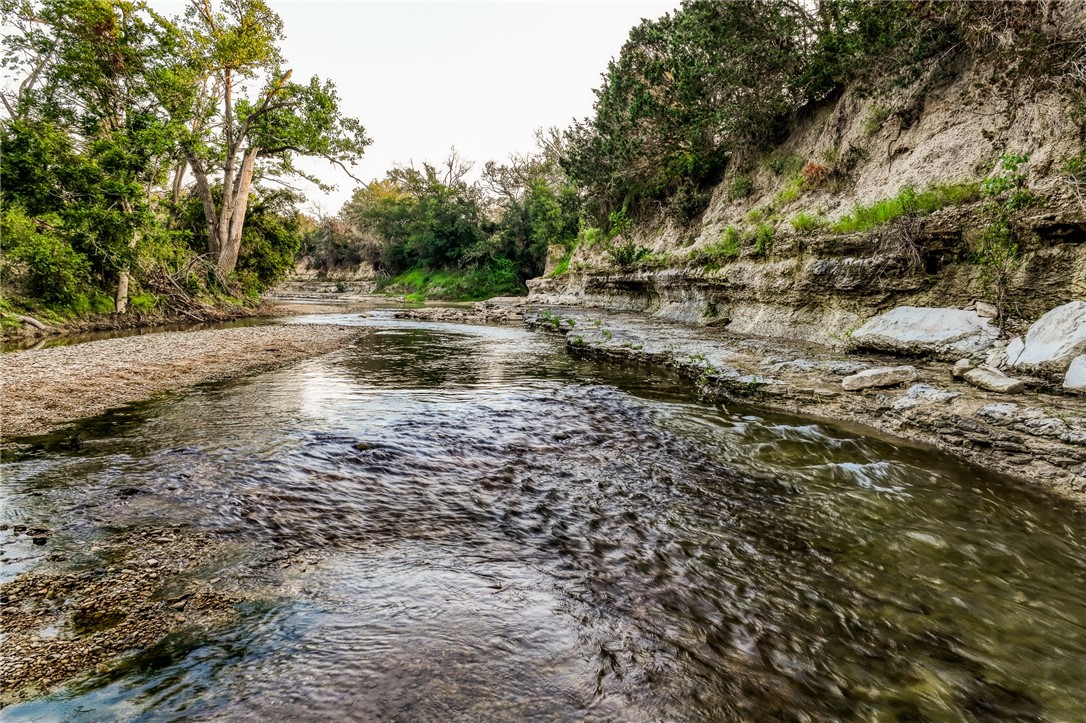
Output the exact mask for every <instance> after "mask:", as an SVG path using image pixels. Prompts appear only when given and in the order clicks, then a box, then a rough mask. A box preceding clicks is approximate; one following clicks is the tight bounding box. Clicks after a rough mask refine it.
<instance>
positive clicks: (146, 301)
mask: <svg viewBox="0 0 1086 723" xmlns="http://www.w3.org/2000/svg"><path fill="white" fill-rule="evenodd" d="M128 304H129V306H131V307H132V309H134V310H135V311H140V312H147V311H150V310H151V309H153V308H155V305H156V304H158V297H156V296H155V295H154V294H148V293H142V294H136V295H134V296H131V297H129V299H128Z"/></svg>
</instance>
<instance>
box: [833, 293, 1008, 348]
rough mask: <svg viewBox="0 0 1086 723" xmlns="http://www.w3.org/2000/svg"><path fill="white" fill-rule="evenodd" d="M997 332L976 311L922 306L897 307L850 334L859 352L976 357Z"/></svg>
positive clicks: (987, 345) (989, 321)
mask: <svg viewBox="0 0 1086 723" xmlns="http://www.w3.org/2000/svg"><path fill="white" fill-rule="evenodd" d="M998 336H999V329H998V328H997V327H996V326H995V325H994V324H992V322H991V320H990V319H987V318H982V317H980V316H978V315H977V313H976V312H975V311H963V310H961V309H943V308H938V307H925V306H899V307H897V308H896V309H892V310H891V311H888V312H886V313H885V314H882V315H880V316H876V317H875V318H873V319H870V320H869V321H868V322H867V323H866V324H864V325H863V326H861V327H860V328H859V329H857V330H856V331H854V332H852V337H851V342H852V344H853V345H855V346H856V347H857V348H860V349H874V350H876V351H884V352H890V353H893V354H906V355H911V356H943V357H946V356H953V357H954V358H959V357H962V356H968V355H973V354H979V353H981V352H983V351H985V350H987V349H988V348H989V347H991V346H992V343H993V342H995V340H996V338H997V337H998Z"/></svg>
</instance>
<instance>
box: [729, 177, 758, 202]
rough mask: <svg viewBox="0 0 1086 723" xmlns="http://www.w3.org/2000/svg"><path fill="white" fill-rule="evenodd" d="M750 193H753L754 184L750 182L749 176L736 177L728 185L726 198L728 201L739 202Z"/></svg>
mask: <svg viewBox="0 0 1086 723" xmlns="http://www.w3.org/2000/svg"><path fill="white" fill-rule="evenodd" d="M752 193H754V182H753V181H751V180H750V176H736V177H735V179H733V180H732V182H731V183H729V184H728V193H727V196H726V198H727V199H728V200H729V201H739V200H741V199H744V198H747V197H749V196H750V194H752Z"/></svg>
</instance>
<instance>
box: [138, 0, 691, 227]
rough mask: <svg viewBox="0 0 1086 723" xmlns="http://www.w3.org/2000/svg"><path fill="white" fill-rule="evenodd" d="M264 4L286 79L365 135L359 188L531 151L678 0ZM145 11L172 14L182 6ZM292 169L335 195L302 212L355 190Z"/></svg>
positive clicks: (337, 202)
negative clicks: (627, 45)
mask: <svg viewBox="0 0 1086 723" xmlns="http://www.w3.org/2000/svg"><path fill="white" fill-rule="evenodd" d="M269 4H270V5H271V6H272V7H273V8H274V9H275V10H276V11H277V12H278V13H279V14H280V16H281V17H282V18H283V22H284V25H285V29H286V35H287V39H286V43H285V44H284V47H283V51H284V55H285V57H286V59H287V61H288V62H287V66H288V67H290V68H293V70H294V80H295V81H299V82H304V81H305V80H307V79H308V78H309V77H310V76H311V75H314V74H315V75H319V76H320V77H321V78H331V79H332V80H333V81H334V82H335V84H336V86H337V88H338V89H339V93H340V96H341V100H342V108H343V111H344V112H345V113H346V114H347V115H352V116H355V117H357V118H358V119H360V120H361V121H362V124H363V125H364V126H365V127H366V131H367V133H368V135H369V137H370V138H371V139H372V140H373V145H371V146H370V147H369V149H368V150H367V152H366V156H365V158H363V160H362V161H361V162H360V163H359V165H358V166H357V167H356V168H355V170H354V172H355V175H356V176H358V177H359V178H362V179H364V180H367V181H368V180H370V179H372V178H379V177H382V176H384V173H385V171H386V170H387V169H388V168H390V167H391V166H392V164H393V163H407V162H409V161H411V160H414V161H416V162H418V161H422V160H429V161H434V162H439V161H441V160H442V159H444V158H445V157H446V156H447V155H448V152H449V148H450V147H451V146H456V148H457V149H458V150H459V151H460V152H461V154H462V155H463V156H465V157H466V158H468V159H471V160H474V161H476V163H477V167H481V166H482V164H483V162H484V161H486V160H489V159H495V160H501V159H504V158H505V157H506V156H508V154H509V153H511V152H524V151H528V150H531V148H532V145H533V142H532V132H533V131H534V129H536V128H541V127H548V126H552V125H557V126H560V127H563V128H565V127H566V126H568V125H569V124H570V122H571V121H572V120H573V119H574V118H575V117H577V118H580V117H583V116H586V115H588V114H590V113H591V111H592V101H593V98H594V96H593V95H592V89H593V88H595V87H597V86H599V84H600V74H601V73H602V72H603V71H604V69H605V67H606V65H607V61H608V60H609V59H611V58H612V57H614V56H615V55H617V54H618V51H619V50H620V49H621V47H622V44H623V42H625V40H626V36H627V34H628V32H629V30H630V28H631V27H633V26H634V25H636V24H637V23H638V22H640V20H641V18H657V17H660V16H661V15H663V14H664V13H666V12H668V11H670V10H673V9H674V8H676V7H677V6H678V0H673V1H665V0H634V1H624V2H615V1H613V2H603V1H597V2H558V1H555V0H551V1H550V2H511V1H506V2H365V1H361V0H355V1H353V2H351V1H339V2H334V1H332V0H325V1H323V2H322V1H320V0H318V1H313V0H304V1H298V0H295V1H282V2H277V1H276V0H271V2H270V3H269ZM152 5H153V6H154V7H156V8H158V9H161V10H163V11H165V12H166V13H168V14H170V15H173V14H179V13H181V12H182V11H183V9H184V7H185V2H183V1H181V0H177V1H175V2H170V1H163V0H157V1H153V2H152ZM304 167H305V168H306V170H309V171H311V172H314V173H316V174H318V175H320V176H321V177H322V178H324V179H326V180H328V181H330V182H334V183H336V184H337V185H338V186H339V188H338V189H337V191H335V192H334V193H332V194H330V195H329V196H323V194H321V193H320V192H319V191H318V190H316V189H313V188H312V187H310V188H307V189H305V190H306V193H307V196H308V197H309V199H310V202H311V204H314V203H315V204H319V205H320V206H322V207H323V210H324V211H326V212H332V213H334V212H336V211H338V210H339V207H340V206H341V205H342V203H343V201H345V200H346V199H347V198H348V197H349V196H350V194H351V191H352V190H353V189H354V186H355V185H356V184H355V183H354V182H353V181H352V180H351V179H350V178H348V177H347V176H345V175H344V174H342V173H340V172H338V171H337V170H336V169H334V168H332V167H330V166H329V165H328V164H326V163H316V164H305V166H304Z"/></svg>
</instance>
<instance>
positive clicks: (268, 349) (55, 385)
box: [0, 324, 359, 439]
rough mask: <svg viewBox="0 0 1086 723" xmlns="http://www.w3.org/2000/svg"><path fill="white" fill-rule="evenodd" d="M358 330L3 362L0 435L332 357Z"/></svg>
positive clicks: (262, 332) (195, 339)
mask: <svg viewBox="0 0 1086 723" xmlns="http://www.w3.org/2000/svg"><path fill="white" fill-rule="evenodd" d="M358 333H359V332H358V329H349V328H346V327H337V326H329V325H309V324H290V325H268V326H251V327H240V328H234V329H210V330H203V331H190V332H166V333H162V334H150V335H146V336H130V337H125V338H122V339H106V340H103V341H94V342H88V343H86V344H79V345H76V346H61V347H53V348H49V349H39V350H34V351H28V352H17V353H10V354H4V355H2V356H0V383H2V385H3V399H2V401H0V433H2V436H3V438H5V439H10V438H11V437H18V436H24V435H31V434H42V433H44V432H47V431H49V430H51V429H55V428H57V427H59V426H61V425H63V424H65V423H67V422H72V421H74V420H76V419H81V418H84V417H90V416H94V415H96V414H100V413H102V412H104V411H105V410H107V409H110V408H112V407H117V406H120V405H122V404H126V403H128V402H135V401H140V400H143V399H148V398H150V397H153V396H155V395H156V394H160V393H162V392H165V391H167V390H170V389H178V388H181V387H186V386H191V385H193V384H200V383H202V382H209V381H215V380H220V379H228V378H232V377H238V376H243V375H246V374H252V373H255V372H259V371H265V370H268V369H273V368H275V367H279V366H282V365H283V364H287V363H289V362H293V361H297V360H300V359H305V358H308V357H313V356H317V355H320V354H324V353H326V352H329V351H332V350H333V349H336V348H338V347H340V346H343V345H344V344H346V343H347V342H349V341H350V340H351V339H352V338H353V337H354V336H355V335H357V334H358Z"/></svg>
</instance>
